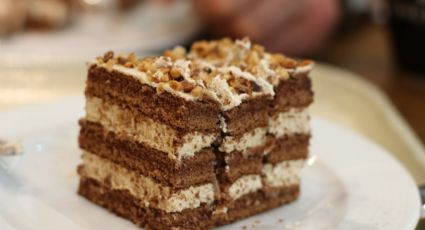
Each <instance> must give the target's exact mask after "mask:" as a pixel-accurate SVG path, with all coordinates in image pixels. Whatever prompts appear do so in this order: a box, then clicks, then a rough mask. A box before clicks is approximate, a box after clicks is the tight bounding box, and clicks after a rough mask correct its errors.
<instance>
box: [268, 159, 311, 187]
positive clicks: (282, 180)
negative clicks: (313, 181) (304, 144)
mask: <svg viewBox="0 0 425 230" xmlns="http://www.w3.org/2000/svg"><path fill="white" fill-rule="evenodd" d="M303 165H304V160H303V159H300V160H290V161H282V162H280V163H278V164H276V165H271V164H265V165H264V166H263V179H264V183H265V184H266V185H268V186H271V187H281V186H289V185H295V184H299V182H300V178H299V173H300V171H301V169H302V167H303Z"/></svg>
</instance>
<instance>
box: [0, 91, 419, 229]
mask: <svg viewBox="0 0 425 230" xmlns="http://www.w3.org/2000/svg"><path fill="white" fill-rule="evenodd" d="M82 114H83V100H82V98H69V99H66V100H62V101H59V102H55V103H49V104H43V105H33V106H28V107H22V108H18V109H15V110H10V111H5V112H2V113H0V127H1V134H0V135H1V137H2V138H8V139H10V140H13V139H21V140H23V143H24V148H25V150H26V152H25V154H24V155H22V156H17V157H7V158H2V159H0V163H1V164H2V167H1V168H0V229H2V230H3V229H5V230H9V229H43V230H49V229H52V230H53V229H64V230H66V229H72V230H80V229H91V230H97V229H105V228H106V229H122V230H125V229H137V228H136V227H135V226H134V225H132V224H131V223H130V222H129V221H126V220H124V219H121V218H119V217H116V216H115V215H112V214H110V213H108V212H107V211H106V210H104V209H102V208H100V207H98V206H96V205H94V204H92V203H90V202H88V201H86V200H85V199H84V198H82V197H80V196H78V195H77V194H76V189H77V184H78V177H77V175H76V173H75V168H76V165H77V164H78V163H79V161H80V159H79V150H78V147H77V134H78V126H77V120H78V118H79V117H81V116H82ZM312 129H313V139H312V145H311V152H312V154H311V156H312V157H311V158H310V159H309V161H308V163H307V165H306V167H305V169H304V170H303V172H302V188H301V189H302V192H301V196H300V197H299V199H298V201H296V202H294V203H292V204H290V205H287V206H284V207H281V208H278V209H275V210H272V211H269V212H267V213H264V214H261V215H257V216H254V217H251V218H248V219H246V220H243V221H240V222H237V223H235V224H233V225H230V226H226V227H224V228H223V229H241V228H243V226H246V227H248V228H252V227H253V226H255V228H256V229H285V228H287V229H348V230H350V229H363V230H365V229H366V230H368V229H386V230H391V229H394V230H402V229H414V227H415V225H416V223H417V221H418V218H419V210H420V201H419V194H418V190H417V188H416V185H415V183H414V182H413V180H412V179H411V178H410V176H409V175H408V173H407V172H406V170H405V169H404V168H403V167H402V166H401V165H400V164H399V163H398V162H397V161H396V160H395V159H394V158H393V157H391V156H390V155H389V154H388V153H387V152H385V151H384V150H383V149H382V148H380V147H378V146H376V145H375V144H373V143H371V142H370V141H368V140H367V139H365V138H363V137H361V136H359V135H357V134H355V133H353V132H351V131H349V130H345V129H342V128H340V127H337V126H335V125H333V124H332V123H330V122H328V121H324V120H321V119H318V118H313V119H312Z"/></svg>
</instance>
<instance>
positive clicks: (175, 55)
mask: <svg viewBox="0 0 425 230" xmlns="http://www.w3.org/2000/svg"><path fill="white" fill-rule="evenodd" d="M164 56H165V57H170V58H171V59H172V60H174V61H175V60H178V59H183V58H185V56H186V49H185V48H184V47H182V46H176V47H174V49H172V50H166V51H164Z"/></svg>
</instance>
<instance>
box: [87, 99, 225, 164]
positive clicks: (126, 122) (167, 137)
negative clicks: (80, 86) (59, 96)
mask: <svg viewBox="0 0 425 230" xmlns="http://www.w3.org/2000/svg"><path fill="white" fill-rule="evenodd" d="M86 119H87V120H88V121H92V122H97V123H100V124H101V125H102V126H103V127H104V128H105V129H107V130H108V131H111V132H114V133H116V134H118V135H123V136H125V137H126V138H128V139H130V140H134V141H137V142H141V143H145V144H147V145H148V146H150V147H152V148H155V149H158V150H160V151H163V152H166V153H168V156H169V157H170V158H172V159H176V160H181V159H182V158H185V157H193V156H194V155H195V153H196V152H198V151H199V150H201V149H203V148H205V147H209V146H210V145H211V144H212V143H213V142H214V140H215V139H216V136H217V135H218V134H202V133H199V132H191V133H188V134H186V135H185V136H183V138H182V139H183V141H182V144H180V145H178V146H176V145H175V143H178V141H180V139H181V138H180V137H179V136H178V135H177V133H176V131H175V130H174V129H173V128H171V127H169V126H167V125H165V124H161V123H158V122H155V121H154V120H152V119H150V118H145V119H143V120H142V119H136V118H135V117H134V116H132V114H131V113H129V112H128V111H125V110H123V109H121V108H120V107H118V106H117V105H114V104H112V103H107V102H104V101H103V100H102V99H100V98H97V97H87V98H86Z"/></svg>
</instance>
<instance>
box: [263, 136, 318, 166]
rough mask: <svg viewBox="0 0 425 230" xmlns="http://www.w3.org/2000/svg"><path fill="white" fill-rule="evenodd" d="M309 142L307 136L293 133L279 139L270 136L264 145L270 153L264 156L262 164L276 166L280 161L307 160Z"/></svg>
mask: <svg viewBox="0 0 425 230" xmlns="http://www.w3.org/2000/svg"><path fill="white" fill-rule="evenodd" d="M309 141H310V135H309V134H299V133H295V134H291V135H290V136H288V135H285V136H284V137H281V138H279V139H275V138H274V137H273V136H270V137H268V140H267V144H266V145H267V146H268V147H269V148H270V152H269V153H268V154H267V155H265V156H264V162H265V163H271V164H277V163H279V162H282V161H287V160H296V159H303V158H307V156H308V146H309Z"/></svg>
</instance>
